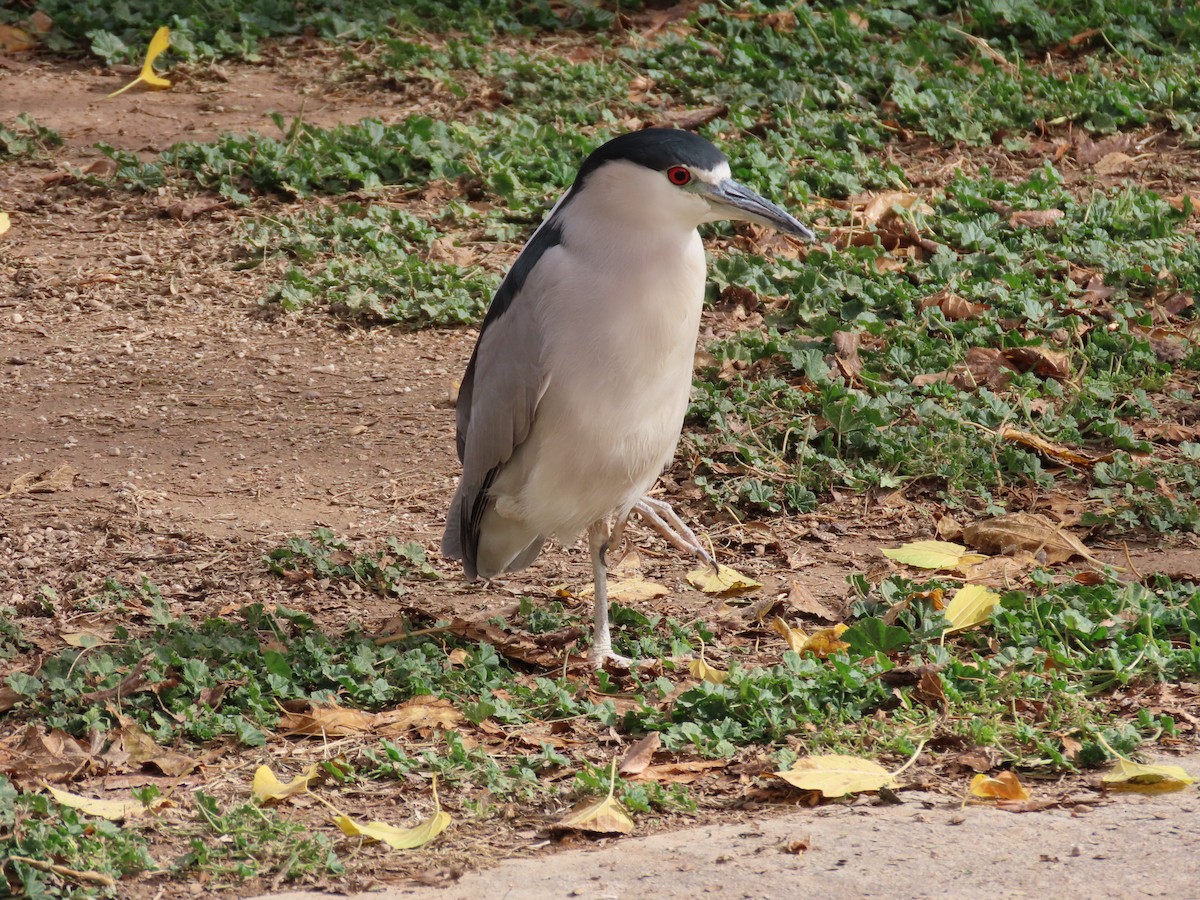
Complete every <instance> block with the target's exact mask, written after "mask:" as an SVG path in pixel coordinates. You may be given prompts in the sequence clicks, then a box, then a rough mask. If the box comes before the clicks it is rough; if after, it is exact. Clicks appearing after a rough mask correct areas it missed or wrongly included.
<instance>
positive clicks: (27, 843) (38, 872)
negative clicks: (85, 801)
mask: <svg viewBox="0 0 1200 900" xmlns="http://www.w3.org/2000/svg"><path fill="white" fill-rule="evenodd" d="M29 860H33V861H35V862H34V863H31V862H29ZM39 864H40V865H39ZM157 868H159V866H158V863H156V862H155V861H154V859H153V858H152V857H151V856H150V851H149V844H148V842H147V841H146V839H145V837H144V836H143V835H142V834H140V833H139V832H137V831H135V830H132V829H126V828H122V827H120V826H119V825H116V824H114V823H112V822H108V821H106V820H104V819H96V818H93V817H91V816H87V815H84V814H83V813H81V812H79V811H78V810H75V809H71V808H70V807H67V806H60V805H59V804H58V803H55V802H54V800H52V799H51V798H50V797H48V796H47V795H45V794H34V793H27V792H24V791H19V790H18V789H17V788H16V787H15V786H14V785H13V784H12V783H11V782H10V781H9V780H8V778H7V777H6V776H4V775H0V888H4V887H7V889H8V890H10V891H12V895H13V896H24V897H83V896H106V897H111V896H116V895H117V891H116V889H115V887H105V886H104V885H102V884H101V883H98V881H97V880H95V879H91V880H89V879H87V878H85V877H79V876H77V875H73V874H71V870H74V872H84V873H95V874H97V875H99V876H103V877H107V878H109V879H113V880H114V881H115V880H116V879H120V878H122V877H124V876H128V875H135V874H137V873H139V872H147V871H152V870H155V869H157Z"/></svg>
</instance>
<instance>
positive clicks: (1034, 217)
mask: <svg viewBox="0 0 1200 900" xmlns="http://www.w3.org/2000/svg"><path fill="white" fill-rule="evenodd" d="M1063 215H1064V213H1063V211H1062V210H1061V209H1022V210H1018V211H1017V212H1014V213H1013V214H1012V215H1011V216H1009V217H1008V224H1009V225H1011V226H1012V227H1013V228H1049V227H1050V226H1051V225H1053V224H1055V223H1056V222H1058V220H1059V219H1061V218H1062V217H1063Z"/></svg>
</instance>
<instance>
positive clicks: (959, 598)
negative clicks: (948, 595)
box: [943, 584, 1000, 634]
mask: <svg viewBox="0 0 1200 900" xmlns="http://www.w3.org/2000/svg"><path fill="white" fill-rule="evenodd" d="M999 602H1000V595H999V594H997V593H996V592H995V591H989V590H988V589H987V588H985V587H984V586H983V585H982V584H965V585H963V586H962V587H961V588H959V589H958V593H957V594H955V595H954V599H953V600H951V601H950V603H949V604H948V605H947V606H946V608H945V610H943V613H944V615H945V616H946V622H947V625H946V630H945V632H944V634H950V632H952V631H961V630H962V629H964V628H971V627H972V626H975V625H978V624H980V623H981V622H986V621H987V618H988V616H990V615H991V614H992V610H993V609H995V608H996V604H997V603H999Z"/></svg>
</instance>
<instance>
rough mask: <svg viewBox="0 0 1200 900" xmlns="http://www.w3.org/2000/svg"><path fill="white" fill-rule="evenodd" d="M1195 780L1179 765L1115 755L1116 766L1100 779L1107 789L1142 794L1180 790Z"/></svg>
mask: <svg viewBox="0 0 1200 900" xmlns="http://www.w3.org/2000/svg"><path fill="white" fill-rule="evenodd" d="M1195 780H1196V779H1194V778H1192V776H1191V775H1189V774H1188V773H1187V772H1186V771H1184V769H1183V768H1182V767H1181V766H1169V765H1157V766H1148V765H1142V764H1141V763H1135V762H1133V761H1132V760H1128V759H1125V758H1124V757H1122V756H1118V757H1117V767H1116V768H1115V769H1114V770H1113V771H1111V772H1109V773H1108V774H1107V775H1105V776H1104V777H1103V778H1101V779H1100V781H1101V782H1102V783H1103V785H1104V786H1105V787H1106V788H1108V789H1109V790H1114V791H1137V792H1139V793H1142V794H1165V793H1169V792H1171V791H1182V790H1183V789H1184V788H1185V787H1187V786H1188V785H1189V784H1193V783H1194V782H1195Z"/></svg>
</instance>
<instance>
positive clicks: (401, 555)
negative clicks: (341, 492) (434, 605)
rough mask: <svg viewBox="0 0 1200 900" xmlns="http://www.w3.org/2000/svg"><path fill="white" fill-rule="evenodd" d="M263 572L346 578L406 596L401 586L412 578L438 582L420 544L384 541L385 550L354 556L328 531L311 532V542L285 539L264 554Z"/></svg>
mask: <svg viewBox="0 0 1200 900" xmlns="http://www.w3.org/2000/svg"><path fill="white" fill-rule="evenodd" d="M266 563H267V569H268V570H269V571H271V572H274V573H276V574H280V575H284V574H287V573H298V574H299V575H300V576H301V577H305V578H325V579H334V578H349V579H351V580H353V581H354V582H356V583H357V584H360V585H363V586H364V587H369V588H371V589H372V590H375V591H378V592H379V593H381V594H391V595H393V596H400V595H401V594H406V593H408V588H407V587H405V586H404V582H405V581H407V580H409V579H413V578H423V579H437V578H441V575H439V574H438V571H437V569H435V568H434V567H433V566H432V565H430V563H429V560H428V559H426V557H425V550H424V548H423V547H421V545H420V544H415V543H408V544H401V543H400V542H399V541H397V540H396V539H395V538H388V540H387V542H386V545H385V548H384V549H383V550H380V551H376V552H374V553H359V554H355V553H354V552H353V551H352V550H351V549H350V547H349V545H348V544H347V543H346V542H345V541H343V540H341V539H340V538H339V537H337V535H335V534H334V533H333V532H332V531H331V530H329V529H328V528H317V529H314V530H313V533H312V539H311V540H309V539H306V538H299V537H294V538H289V539H288V541H287V543H286V544H284V545H283V546H282V547H280V548H278V549H276V550H272V551H271V552H270V553H269V554H267V558H266Z"/></svg>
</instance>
